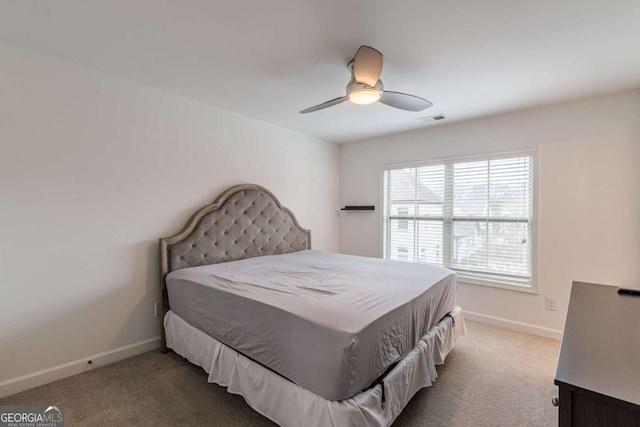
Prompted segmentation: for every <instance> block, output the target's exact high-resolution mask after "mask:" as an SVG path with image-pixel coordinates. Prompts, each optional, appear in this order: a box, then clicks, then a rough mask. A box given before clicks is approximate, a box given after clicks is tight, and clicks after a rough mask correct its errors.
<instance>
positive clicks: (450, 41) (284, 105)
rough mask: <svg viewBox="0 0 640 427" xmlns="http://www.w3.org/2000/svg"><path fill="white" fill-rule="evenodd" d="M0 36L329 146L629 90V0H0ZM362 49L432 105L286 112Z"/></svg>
mask: <svg viewBox="0 0 640 427" xmlns="http://www.w3.org/2000/svg"><path fill="white" fill-rule="evenodd" d="M0 40H3V41H5V42H9V43H13V44H16V45H19V46H22V47H24V48H28V49H32V50H34V51H38V52H41V53H44V54H48V55H52V56H56V57H59V58H63V59H67V60H69V61H72V62H75V63H78V64H82V65H85V66H88V67H91V68H94V69H97V70H101V71H105V72H108V73H112V74H114V75H118V76H122V77H125V78H127V79H130V80H134V81H137V82H140V83H143V84H146V85H150V86H154V87H157V88H160V89H164V90H167V91H170V92H173V93H176V94H180V95H184V96H186V97H189V98H193V99H197V100H200V101H203V102H206V103H208V104H212V105H217V106H220V107H222V108H225V109H228V110H231V111H235V112H238V113H241V114H244V115H247V116H250V117H254V118H256V119H260V120H264V121H267V122H271V123H275V124H278V125H281V126H284V127H287V128H291V129H295V130H298V131H301V132H304V133H306V134H310V135H314V136H318V137H320V138H324V139H327V140H331V141H336V142H347V141H353V140H358V139H363V138H367V137H372V136H378V135H383V134H387V133H394V132H401V131H405V130H410V129H415V128H418V127H424V126H427V125H426V124H424V123H423V122H421V121H418V120H417V119H418V118H419V117H423V116H428V115H433V114H440V113H443V114H446V115H447V117H448V119H447V120H445V121H443V122H445V123H446V122H451V121H455V120H464V119H469V118H474V117H481V116H485V115H489V114H495V113H500V112H505V111H510V110H515V109H521V108H526V107H532V106H538V105H544V104H549V103H554V102H559V101H563V100H569V99H576V98H581V97H587V96H591V95H597V94H601V93H608V92H615V91H622V90H627V89H634V88H638V87H640V1H639V0H574V1H567V0H537V1H531V0H484V1H473V0H472V1H462V0H453V1H442V0H438V1H434V0H397V1H389V0H360V1H355V0H269V1H264V0H262V1H261V0H254V1H247V0H235V1H223V0H217V1H211V0H179V1H178V0H173V1H169V0H135V1H131V0H102V1H87V0H40V1H32V0H19V1H18V0H2V1H1V2H0ZM362 44H367V45H370V46H373V47H375V48H376V49H378V50H380V51H381V52H382V53H383V54H384V60H385V64H384V70H383V73H382V80H383V81H384V84H385V87H386V88H387V89H389V90H395V91H400V92H408V93H412V94H415V95H418V96H422V97H425V98H427V99H429V100H431V101H432V102H433V103H434V104H435V105H434V106H433V107H432V108H430V109H428V110H425V111H423V112H420V113H410V112H404V111H400V110H396V109H393V108H390V107H387V106H385V105H382V104H375V105H370V106H356V105H353V104H350V103H343V104H341V105H338V106H336V107H332V108H330V109H326V110H322V111H319V112H316V113H311V114H307V115H300V114H298V111H299V110H301V109H303V108H306V107H309V106H311V105H315V104H318V103H320V102H323V101H326V100H329V99H331V98H335V97H337V96H341V95H343V94H344V87H345V85H346V83H347V81H348V79H349V72H348V70H347V68H346V64H347V62H348V61H349V60H350V59H351V58H352V56H353V55H354V53H355V51H356V50H357V48H358V47H359V46H360V45H362Z"/></svg>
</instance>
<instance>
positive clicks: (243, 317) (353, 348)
mask: <svg viewBox="0 0 640 427" xmlns="http://www.w3.org/2000/svg"><path fill="white" fill-rule="evenodd" d="M160 249H161V250H160V252H161V254H160V255H161V278H162V280H161V287H162V308H163V314H164V317H163V318H164V328H163V345H165V348H169V349H172V350H174V351H175V352H177V353H178V354H180V355H182V356H183V357H185V358H187V359H188V360H189V361H191V362H192V363H195V364H196V365H199V366H201V367H202V368H203V369H204V370H205V371H206V372H207V373H208V374H209V381H210V382H214V383H217V384H220V385H222V386H225V387H227V390H228V391H229V392H231V393H236V394H240V395H242V396H243V397H244V398H245V400H246V401H247V403H248V404H249V405H250V406H251V407H253V408H254V409H255V410H256V411H258V412H260V413H261V414H263V415H265V416H266V417H267V418H270V419H271V420H273V421H275V422H276V423H278V424H280V425H285V426H297V425H310V426H314V425H317V426H333V425H335V426H348V425H354V426H359V425H367V426H368V425H373V426H387V425H390V424H391V423H392V422H393V420H394V419H395V418H396V417H397V416H398V415H399V413H400V412H401V411H402V409H403V408H404V406H405V405H406V404H407V403H408V401H409V400H410V399H411V397H412V396H413V395H414V394H415V393H416V392H417V391H418V390H419V389H420V388H423V387H426V386H429V385H431V383H432V382H433V381H434V380H435V378H436V377H437V373H436V370H435V365H436V364H441V363H443V362H444V358H445V356H446V355H447V353H448V352H449V351H450V350H451V349H452V347H453V345H454V344H455V341H456V339H457V337H459V336H460V335H463V334H465V333H466V329H465V325H464V319H463V317H462V312H461V310H460V308H459V307H457V306H456V305H455V288H456V275H455V273H453V272H451V271H450V270H447V269H444V268H440V267H435V266H425V265H416V264H409V263H402V262H398V261H386V260H379V259H373V258H364V257H355V256H349V255H342V254H332V253H326V252H321V251H315V250H312V249H311V234H310V231H309V230H306V229H304V228H302V227H301V226H300V224H299V223H298V221H297V220H296V218H295V216H294V215H293V213H292V212H291V211H290V210H288V209H287V208H285V207H283V206H282V205H281V204H280V202H279V201H278V199H277V198H276V197H275V196H274V195H273V194H272V193H271V192H269V191H268V190H267V189H265V188H263V187H260V186H257V185H252V184H246V185H240V186H236V187H232V188H230V189H229V190H227V191H226V192H224V193H223V194H221V195H220V196H219V197H218V198H217V199H216V200H215V201H214V203H212V204H211V205H207V206H205V207H203V208H202V209H200V210H199V211H198V212H197V213H196V214H195V215H194V216H193V217H192V218H191V219H190V220H189V221H188V223H187V224H186V226H185V228H184V229H183V230H182V231H181V232H180V233H179V234H177V235H176V236H173V237H169V238H164V239H160Z"/></svg>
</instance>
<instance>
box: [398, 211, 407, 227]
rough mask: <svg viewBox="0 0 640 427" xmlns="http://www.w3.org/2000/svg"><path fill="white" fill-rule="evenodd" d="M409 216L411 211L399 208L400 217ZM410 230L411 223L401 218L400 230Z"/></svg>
mask: <svg viewBox="0 0 640 427" xmlns="http://www.w3.org/2000/svg"><path fill="white" fill-rule="evenodd" d="M407 215H409V209H407V208H398V216H407ZM408 229H409V221H407V220H406V219H402V218H399V219H398V230H408Z"/></svg>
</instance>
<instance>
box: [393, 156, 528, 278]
mask: <svg viewBox="0 0 640 427" xmlns="http://www.w3.org/2000/svg"><path fill="white" fill-rule="evenodd" d="M384 216H385V218H384V255H385V258H387V259H394V260H406V261H410V262H418V263H431V264H438V265H444V266H445V267H448V268H451V269H453V270H456V271H457V272H458V273H459V274H460V275H461V276H466V277H471V278H478V279H484V280H490V281H498V282H506V283H513V284H519V285H530V284H531V281H532V253H533V250H532V247H533V246H532V238H531V237H532V226H533V224H532V222H533V155H518V156H515V157H499V158H488V159H483V160H473V161H459V160H450V161H443V162H442V163H440V164H429V165H426V166H412V167H405V168H400V169H389V170H386V171H384Z"/></svg>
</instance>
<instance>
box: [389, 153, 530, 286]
mask: <svg viewBox="0 0 640 427" xmlns="http://www.w3.org/2000/svg"><path fill="white" fill-rule="evenodd" d="M522 156H530V157H531V159H532V162H533V168H532V175H533V176H532V181H533V182H532V212H531V281H530V283H529V284H517V283H511V282H505V281H501V280H498V279H491V278H477V277H470V276H465V275H464V274H463V273H461V272H457V274H458V283H464V284H468V285H479V286H487V287H492V288H499V289H506V290H512V291H518V292H524V293H531V294H536V295H537V294H538V293H539V292H538V259H539V244H538V243H539V235H538V233H539V169H540V156H539V148H538V147H536V148H533V149H525V150H518V151H499V152H487V153H481V154H473V155H463V156H446V157H437V158H433V159H427V160H418V161H408V162H396V163H385V164H381V165H380V206H381V209H380V213H379V215H380V216H379V219H380V247H379V254H380V258H384V256H385V249H386V248H385V244H386V240H387V238H386V236H385V235H384V234H385V185H384V175H385V172H386V171H389V170H394V169H405V168H417V167H423V166H434V165H442V164H443V163H463V162H474V161H489V160H499V159H508V158H513V157H522Z"/></svg>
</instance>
